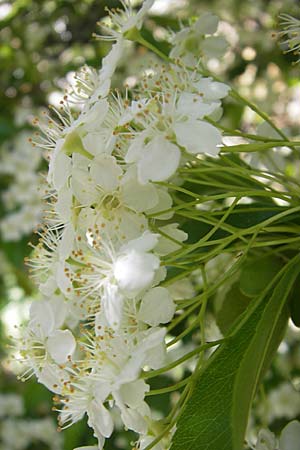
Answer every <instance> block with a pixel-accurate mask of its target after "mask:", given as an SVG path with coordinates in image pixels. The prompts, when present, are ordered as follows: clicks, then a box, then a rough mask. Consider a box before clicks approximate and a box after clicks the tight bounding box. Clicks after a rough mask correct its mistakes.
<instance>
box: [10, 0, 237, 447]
mask: <svg viewBox="0 0 300 450" xmlns="http://www.w3.org/2000/svg"><path fill="white" fill-rule="evenodd" d="M153 3H154V1H152V0H150V1H149V0H146V1H145V2H144V3H143V5H142V7H141V9H140V10H139V11H138V12H135V10H134V9H133V8H132V7H131V5H130V3H128V2H122V5H123V10H114V11H112V12H110V13H109V17H108V20H106V21H105V22H103V23H101V26H102V30H103V32H104V33H105V36H100V38H103V39H106V40H112V41H114V44H113V45H112V48H111V52H110V53H109V54H108V55H107V56H106V57H105V58H104V59H103V61H102V68H101V69H100V70H99V71H96V70H95V69H90V68H88V67H84V68H83V69H82V70H81V71H80V72H79V73H78V74H77V75H76V80H75V84H74V86H73V88H72V90H71V92H70V93H69V94H68V95H66V96H65V97H64V99H63V101H62V105H61V108H60V109H59V110H57V109H56V108H55V107H53V108H52V110H53V112H54V113H56V115H57V118H56V119H54V118H53V115H51V114H49V117H48V121H47V117H46V118H45V120H44V121H39V120H38V119H36V120H35V123H36V124H37V125H39V127H40V129H41V131H42V136H40V138H36V142H34V145H35V146H40V147H41V148H43V149H46V151H47V153H48V155H49V171H48V177H47V180H48V183H49V188H48V194H47V202H48V204H47V217H46V222H45V223H46V224H47V226H45V227H44V230H43V231H42V232H41V234H40V240H39V243H38V245H37V246H36V247H35V250H34V252H33V255H32V257H31V258H30V259H29V261H28V265H29V267H30V272H31V275H32V277H33V278H34V280H35V281H36V283H37V285H38V287H39V290H40V293H41V295H42V297H43V299H42V300H40V301H38V302H36V303H34V304H33V305H32V307H31V310H30V320H29V322H28V324H27V325H26V326H24V327H23V330H22V336H21V338H20V340H19V341H18V344H17V347H18V353H19V359H20V360H22V361H23V362H24V363H25V364H26V366H27V369H26V371H25V372H24V374H23V376H22V377H21V378H23V379H26V378H28V377H29V376H31V375H32V374H35V376H36V377H37V379H38V381H39V382H40V383H42V384H44V385H45V386H46V387H47V388H48V389H49V390H51V391H52V392H53V393H54V394H55V397H54V402H55V408H56V409H57V411H58V413H59V426H60V428H61V429H64V428H66V427H68V426H70V425H72V424H74V423H76V422H77V421H79V420H81V419H82V418H83V417H84V416H85V415H86V417H87V421H88V425H89V426H90V427H91V428H92V429H93V431H94V436H95V437H96V438H97V441H98V444H97V446H96V447H93V446H92V447H82V450H83V449H85V450H91V449H92V448H95V449H98V450H101V449H102V448H103V446H104V443H105V439H106V438H109V437H110V436H111V434H112V432H113V430H114V427H115V424H114V421H115V419H114V417H115V412H116V411H118V415H119V420H121V422H122V423H123V425H124V427H125V429H130V430H133V431H134V432H136V433H137V435H138V438H137V443H136V445H137V446H138V448H139V449H144V448H146V446H147V445H149V444H150V443H151V442H152V441H153V439H155V438H156V437H157V434H159V431H155V430H158V429H159V426H157V424H156V423H155V415H154V414H153V412H152V411H151V409H150V407H149V406H148V404H147V402H146V401H145V397H146V395H147V393H148V391H149V389H150V386H149V385H148V383H147V382H146V379H145V374H147V372H149V371H151V370H159V369H161V368H163V367H164V366H165V365H166V364H167V363H168V362H169V361H170V360H171V358H170V357H169V353H170V352H168V349H167V345H166V325H167V324H168V323H169V322H171V321H172V319H173V317H174V315H175V312H176V302H175V298H174V296H173V295H172V289H167V288H165V287H164V286H162V285H161V283H162V282H163V281H164V280H165V279H166V277H167V274H168V270H167V267H166V266H165V264H164V258H166V257H167V256H168V255H170V254H172V253H173V252H176V251H178V250H180V249H181V248H182V246H183V245H184V244H183V242H184V241H185V240H186V239H187V238H188V235H187V234H186V233H185V232H184V231H183V230H181V229H180V225H179V224H178V223H176V222H175V221H172V217H173V214H174V210H173V207H172V206H173V199H172V195H171V192H169V190H168V184H167V183H168V181H169V180H172V181H174V182H176V178H175V176H177V173H178V169H179V168H180V167H182V166H184V165H185V164H186V162H187V161H189V160H191V159H193V158H195V157H197V155H198V154H199V153H202V154H207V155H211V156H214V157H217V155H218V151H219V146H220V145H221V143H222V135H221V133H220V131H219V130H218V129H217V128H216V127H214V126H213V125H211V124H210V123H208V122H207V121H206V117H207V116H210V115H213V116H215V115H217V116H220V114H221V112H222V107H221V106H222V105H221V102H222V99H223V98H224V97H225V96H226V95H227V94H228V91H229V88H228V86H226V85H225V84H223V83H219V82H215V81H214V80H213V79H211V78H207V77H202V76H201V75H200V74H199V73H198V72H197V71H196V70H195V71H194V70H188V69H183V68H178V67H176V66H175V65H174V64H170V65H169V66H168V67H166V65H162V64H157V65H156V66H155V67H154V68H152V70H151V71H150V72H149V71H146V70H145V73H144V74H143V76H142V77H141V78H140V79H139V80H137V84H136V86H135V88H134V92H129V91H128V89H127V90H125V92H124V93H120V92H119V91H111V89H110V86H111V79H112V77H113V75H114V72H115V70H116V68H117V66H118V63H119V61H120V59H121V57H122V52H123V45H124V43H125V41H126V39H127V38H130V39H131V38H132V33H134V32H135V31H136V30H140V29H141V27H142V22H143V19H144V17H145V15H146V13H147V11H148V10H149V9H150V8H151V7H152V5H153ZM207 21H209V23H210V22H212V24H211V26H210V28H209V29H208V30H207V29H206V28H205V26H206V25H205V22H207ZM215 21H216V19H215V18H214V17H213V18H211V17H208V18H207V17H204V18H202V19H199V21H198V22H197V25H195V26H194V25H193V26H192V28H189V29H186V30H187V31H186V32H187V33H189V32H191V33H195V32H197V33H198V32H199V33H200V34H201V36H202V35H203V34H205V35H206V34H207V33H210V34H214V33H215V30H216V25H215ZM195 27H196V28H195ZM199 30H200V31H199ZM212 37H213V38H215V36H212ZM205 39H206V38H205ZM205 39H204V38H203V48H206V47H207V48H208V47H209V45H208V43H206V44H205ZM176 42H177V41H176ZM176 42H175V41H174V44H175V47H176V45H177V44H176ZM210 42H211V44H210V48H212V47H213V46H214V45H215V47H218V44H217V41H215V39H212V40H211V41H210ZM213 43H215V44H214V45H213ZM205 46H206V47H205ZM180 56H181V55H180ZM73 102H75V103H76V108H73ZM71 105H72V107H71ZM186 351H188V350H186ZM112 410H113V412H114V413H112ZM173 431H174V430H170V432H169V433H168V434H166V436H164V438H163V440H162V441H161V442H159V443H158V444H157V445H156V446H155V447H154V448H155V449H156V450H164V449H167V448H169V446H170V437H171V433H172V432H173ZM156 433H157V434H156ZM77 450H78V449H77Z"/></svg>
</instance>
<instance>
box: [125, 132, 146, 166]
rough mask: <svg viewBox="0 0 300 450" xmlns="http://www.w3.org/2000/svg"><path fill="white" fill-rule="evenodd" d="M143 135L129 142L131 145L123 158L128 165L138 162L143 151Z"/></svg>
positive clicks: (144, 136)
mask: <svg viewBox="0 0 300 450" xmlns="http://www.w3.org/2000/svg"><path fill="white" fill-rule="evenodd" d="M146 137H147V136H146V134H145V133H140V134H139V135H138V136H137V137H136V138H135V139H133V141H131V144H130V146H129V148H128V151H127V153H126V156H125V161H126V162H128V163H132V162H136V161H138V160H139V159H140V158H141V156H142V154H143V151H144V149H145V144H144V142H145V139H146Z"/></svg>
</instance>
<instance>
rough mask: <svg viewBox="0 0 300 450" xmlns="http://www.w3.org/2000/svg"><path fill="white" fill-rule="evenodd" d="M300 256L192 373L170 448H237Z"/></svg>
mask: <svg viewBox="0 0 300 450" xmlns="http://www.w3.org/2000/svg"><path fill="white" fill-rule="evenodd" d="M299 260H300V257H299V256H297V257H295V258H294V259H292V260H291V262H290V263H288V264H287V265H286V266H285V267H284V268H283V269H282V270H281V271H280V273H279V274H278V275H277V276H276V277H275V278H274V279H273V280H272V281H271V283H269V285H268V286H267V288H266V289H265V290H264V291H263V293H262V294H261V295H260V296H258V297H257V298H256V299H254V300H253V301H252V302H251V304H250V306H249V308H248V309H247V311H246V313H245V314H244V315H243V316H242V317H241V318H240V320H239V321H238V323H237V324H236V325H235V326H234V328H233V329H232V330H231V331H230V332H229V333H228V335H227V341H226V342H225V343H224V344H223V345H221V346H220V347H219V348H218V350H216V352H215V353H214V355H213V356H212V357H210V358H209V360H208V362H207V364H206V365H205V366H204V367H203V369H202V370H201V371H200V373H199V374H197V373H196V374H195V386H194V390H193V393H192V396H191V397H190V400H189V402H188V403H187V406H186V409H185V410H184V412H183V415H182V416H181V417H180V419H179V423H178V429H177V431H176V433H175V437H174V440H173V445H172V447H171V450H183V449H185V450H189V449H195V448H197V450H216V449H218V450H241V448H242V446H243V441H244V434H245V429H246V426H247V420H248V415H249V409H250V407H251V403H252V400H253V397H254V394H255V392H256V390H257V387H258V384H259V381H260V380H261V377H262V375H263V373H264V372H265V370H266V368H267V367H268V366H269V364H270V362H271V359H272V357H273V355H274V347H276V346H277V345H278V343H279V342H278V335H281V332H282V329H283V328H284V326H285V324H286V321H287V318H288V314H287V308H286V302H287V298H288V295H289V293H290V290H291V289H292V286H293V284H294V282H295V279H296V277H297V275H298V274H299V271H300V266H299ZM274 342H275V344H276V345H275V346H274Z"/></svg>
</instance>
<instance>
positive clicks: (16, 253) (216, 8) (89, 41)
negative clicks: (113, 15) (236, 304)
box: [0, 0, 300, 450]
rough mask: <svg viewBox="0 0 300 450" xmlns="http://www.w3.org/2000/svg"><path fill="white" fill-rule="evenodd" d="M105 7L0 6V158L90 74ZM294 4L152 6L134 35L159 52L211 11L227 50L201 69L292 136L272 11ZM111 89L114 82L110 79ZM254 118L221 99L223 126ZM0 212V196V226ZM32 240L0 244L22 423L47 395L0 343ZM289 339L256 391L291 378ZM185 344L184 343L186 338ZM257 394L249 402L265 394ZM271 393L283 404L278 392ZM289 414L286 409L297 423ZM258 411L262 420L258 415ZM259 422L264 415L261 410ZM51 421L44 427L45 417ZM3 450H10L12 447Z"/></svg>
mask: <svg viewBox="0 0 300 450" xmlns="http://www.w3.org/2000/svg"><path fill="white" fill-rule="evenodd" d="M134 3H135V4H138V3H139V2H138V1H136V2H134ZM106 6H107V7H109V8H111V7H118V6H120V3H119V2H118V1H113V0H81V1H75V0H14V1H10V2H9V1H5V0H2V1H0V86H1V92H2V95H1V96H0V160H1V158H2V155H3V154H4V153H5V152H7V151H8V149H9V148H12V149H13V144H12V142H13V140H14V139H15V138H16V136H17V135H18V133H20V132H21V131H24V130H29V131H30V132H32V133H33V132H34V130H33V129H32V126H31V123H32V119H33V117H34V116H36V115H39V114H41V112H42V110H43V108H44V107H45V106H46V105H47V104H48V103H57V102H59V99H60V98H61V96H62V93H63V91H64V89H65V88H66V86H67V84H68V82H70V81H71V79H72V76H73V74H74V72H75V71H76V70H77V69H78V68H79V67H80V66H82V65H83V64H89V65H91V66H94V67H96V68H98V67H99V65H100V63H101V58H102V57H103V56H104V55H105V54H106V53H107V51H108V48H109V45H110V44H106V43H103V42H100V41H97V40H95V39H93V38H92V33H93V32H95V31H97V26H96V22H97V20H99V19H100V18H101V17H103V16H104V15H105V7H106ZM299 6H300V3H299V1H296V0H256V1H252V0H245V1H240V0H209V1H207V0H201V1H200V0H191V1H185V0H156V2H155V4H154V7H153V9H152V14H151V16H150V17H149V19H147V21H146V23H145V25H144V29H143V33H145V35H147V36H148V37H149V39H153V40H155V41H156V45H158V46H159V47H161V48H162V49H163V50H164V51H165V50H167V49H168V43H167V42H166V31H165V29H166V28H167V29H168V28H171V29H173V30H176V29H178V27H179V21H182V22H183V23H185V22H186V21H187V20H188V18H189V17H191V16H198V15H199V14H201V13H202V12H204V11H207V10H209V11H212V12H215V13H216V14H217V15H218V16H219V17H220V19H221V23H220V31H221V32H222V33H224V34H225V35H226V37H227V39H228V41H229V44H230V47H229V51H228V52H227V54H226V56H225V58H224V59H223V61H222V62H221V63H220V62H218V61H216V60H211V61H209V62H208V67H209V69H210V70H211V71H213V72H214V73H216V74H218V75H219V76H221V77H222V78H224V79H225V80H227V81H229V82H230V83H232V84H234V85H235V86H236V87H237V88H238V89H239V90H240V92H241V93H242V94H244V95H246V96H247V97H248V98H249V99H250V100H252V101H254V102H255V103H258V104H259V105H260V106H261V107H262V109H264V110H265V111H267V112H268V113H269V114H271V115H272V116H273V117H274V120H275V122H276V123H277V125H278V126H279V127H280V128H284V129H286V130H287V132H288V133H289V134H291V135H293V136H297V135H298V134H299V123H300V82H299V70H300V66H299V65H294V66H293V65H292V62H293V61H294V60H295V57H294V56H293V55H292V54H288V55H285V54H284V53H283V52H282V50H283V49H282V48H281V47H282V46H281V45H280V43H279V42H278V40H277V38H276V30H277V28H278V15H279V13H283V12H285V13H289V14H292V15H293V14H294V15H295V16H297V17H299V14H300V8H299ZM129 51H130V52H131V55H133V62H132V59H131V65H130V67H128V66H127V65H126V61H127V59H126V55H125V56H124V62H123V64H121V66H120V68H119V75H120V77H119V79H121V77H122V78H124V76H125V78H126V77H127V78H128V77H130V76H133V75H134V71H135V68H136V65H135V63H136V64H138V62H142V61H143V60H146V59H147V57H148V55H147V52H146V51H145V50H144V49H142V48H139V47H138V48H135V49H132V48H131V49H130V50H129ZM115 83H116V84H118V76H117V77H116V80H115ZM256 120H257V119H256V118H255V117H254V116H253V114H252V113H251V112H250V110H248V109H247V108H244V107H242V106H241V105H239V104H237V103H234V102H233V101H232V100H230V101H227V103H226V105H225V114H224V119H223V124H224V125H225V126H228V127H233V128H236V127H240V128H242V129H244V130H246V131H253V130H255V129H256V127H257V126H258V123H257V122H256ZM9 145H10V147H9ZM35 151H39V150H35ZM294 164H296V163H294ZM298 164H299V163H298ZM45 167H46V165H45V163H43V162H42V163H41V166H40V168H41V169H42V170H43V169H45ZM291 170H295V169H294V168H292V169H291ZM11 182H12V176H11V175H5V174H4V175H2V174H1V178H0V190H1V193H2V194H3V193H4V192H5V191H6V190H7V189H8V187H9V186H10V184H11ZM6 214H7V210H6V205H5V204H4V202H3V196H2V195H1V196H0V220H1V218H3V217H5V215H6ZM35 239H36V238H35V237H34V236H31V235H25V236H21V237H20V239H19V240H10V241H7V240H4V239H3V236H2V237H0V245H1V251H0V267H1V274H0V309H1V319H2V320H1V321H0V334H1V346H0V355H1V359H2V364H1V365H0V390H1V392H2V393H11V392H15V393H17V394H19V395H21V396H22V397H23V398H24V402H25V410H26V411H25V412H26V414H25V415H26V417H28V418H40V417H46V416H48V415H49V411H50V410H51V394H50V393H49V392H48V391H47V390H46V389H45V388H43V387H42V386H40V385H37V383H36V382H35V380H34V379H31V380H30V381H29V382H27V383H20V382H18V381H17V380H16V378H15V376H14V375H13V374H12V372H11V371H10V365H9V363H8V361H7V358H6V355H7V353H8V349H7V347H6V345H7V344H9V343H10V340H9V335H10V334H13V333H14V328H13V325H14V324H15V323H16V324H20V323H21V322H22V320H23V319H24V318H25V317H26V311H27V310H28V304H29V301H30V299H31V298H32V297H34V296H35V295H36V294H35V289H34V286H33V284H32V283H31V281H30V280H29V278H28V273H27V270H26V267H25V265H24V257H25V256H27V255H28V254H29V253H30V249H31V248H30V247H29V246H28V244H27V243H28V241H30V240H35ZM232 288H234V287H232ZM190 320H192V318H191V319H190ZM184 326H185V325H184V324H182V327H184ZM180 331H182V330H178V332H180ZM289 333H290V334H289V335H288V337H287V342H286V343H285V347H282V348H281V351H280V353H279V356H278V359H277V360H276V361H275V363H274V367H273V370H272V371H271V373H270V374H269V375H268V377H267V380H266V383H265V387H264V389H265V391H266V392H268V391H271V390H272V389H273V387H274V386H278V385H281V384H284V383H285V380H286V379H287V378H288V377H289V376H290V373H291V371H293V373H294V375H295V377H298V378H299V379H300V355H299V350H298V347H297V346H296V344H295V336H294V335H293V334H291V331H289ZM186 344H187V345H188V344H189V342H188V340H187V342H186ZM156 382H157V381H156ZM165 382H166V381H165ZM162 383H163V381H162ZM166 384H167V383H166ZM161 386H162V384H159V387H161ZM153 387H155V386H154V385H153ZM265 391H261V392H260V393H259V395H260V396H265V395H266V393H265ZM283 391H284V389H283ZM280 392H281V391H280ZM280 395H281V397H280ZM286 395H287V394H286ZM278 396H279V397H280V398H282V397H283V398H285V397H284V392H283V394H280V393H279V394H278V395H277V397H278ZM150 400H151V403H152V405H153V406H154V407H155V409H156V410H157V411H158V414H159V411H161V412H164V411H166V410H167V409H168V406H169V399H168V397H159V398H157V397H154V398H153V399H152V398H151V399H150ZM274 401H275V400H274ZM276 401H278V399H277V400H276ZM260 404H262V403H260ZM263 404H264V405H265V406H264V407H265V408H273V407H274V405H273V406H272V404H271V403H270V404H267V402H264V403H263ZM270 405H271V406H270ZM299 412H300V411H298V412H297V411H296V414H298V417H299ZM259 414H261V415H262V416H263V413H262V412H261V413H260V412H258V416H259ZM269 415H271V416H272V414H271V413H270V414H269ZM52 416H53V420H54V419H55V413H52ZM292 417H294V416H292ZM289 419H290V417H289V414H288V413H287V414H286V415H285V416H283V417H280V415H279V416H278V415H276V414H273V416H272V417H271V419H270V420H271V422H272V424H273V430H275V431H276V427H277V426H280V427H281V426H282V421H283V423H284V422H285V421H288V420H289ZM0 430H1V418H0ZM63 435H64V445H63V448H64V450H72V449H73V448H74V447H76V446H78V445H84V444H85V445H88V444H89V443H92V442H93V438H92V432H91V430H90V429H88V428H87V426H86V425H85V424H84V423H83V422H80V423H78V424H76V425H75V426H73V427H72V428H71V429H68V430H66V431H65V432H64V433H63ZM130 439H133V436H129V437H128V434H126V437H125V434H124V433H123V432H120V433H118V434H117V435H116V436H115V439H113V440H110V441H108V442H107V444H106V449H108V450H109V449H117V448H119V449H127V448H129V447H130V445H129V443H128V442H129V441H130ZM0 448H1V441H0ZM20 448H21V447H20ZM35 448H39V450H41V448H42V447H41V445H40V446H39V445H38V444H37V443H33V444H32V446H30V447H27V450H34V449H35ZM6 450H10V449H6ZM12 450H15V448H14V447H12ZM16 450H18V449H16Z"/></svg>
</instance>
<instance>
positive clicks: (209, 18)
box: [194, 12, 219, 34]
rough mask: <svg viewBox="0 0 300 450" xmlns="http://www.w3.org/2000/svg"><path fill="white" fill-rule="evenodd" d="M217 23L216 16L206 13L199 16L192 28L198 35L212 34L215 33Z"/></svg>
mask: <svg viewBox="0 0 300 450" xmlns="http://www.w3.org/2000/svg"><path fill="white" fill-rule="evenodd" d="M218 23H219V18H218V16H216V15H215V14H212V13H210V12H206V13H203V14H201V16H200V17H199V19H198V20H197V22H196V23H195V25H194V26H195V28H196V30H197V31H198V33H201V34H214V33H215V32H216V31H217V28H218Z"/></svg>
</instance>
